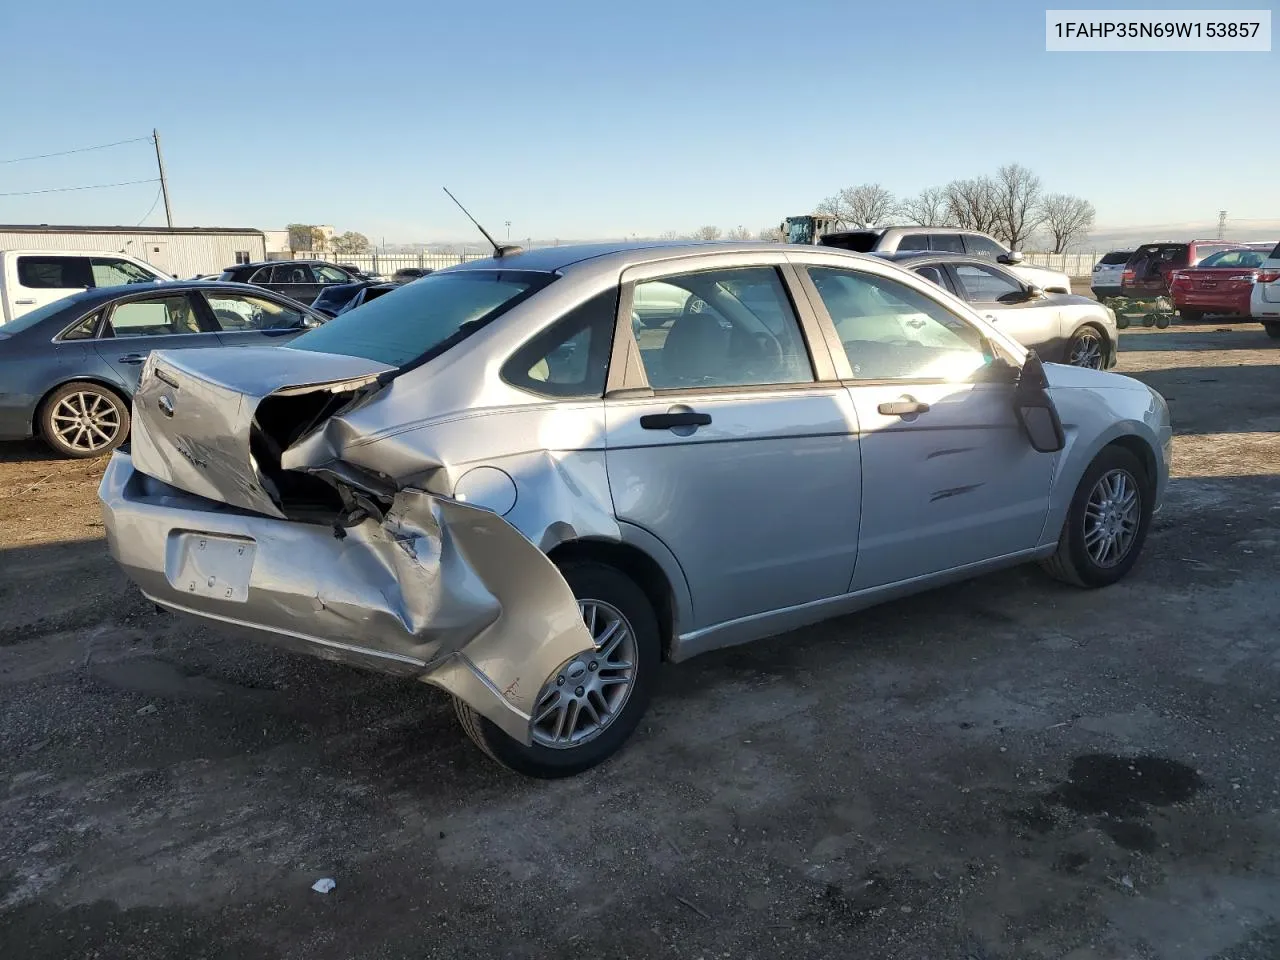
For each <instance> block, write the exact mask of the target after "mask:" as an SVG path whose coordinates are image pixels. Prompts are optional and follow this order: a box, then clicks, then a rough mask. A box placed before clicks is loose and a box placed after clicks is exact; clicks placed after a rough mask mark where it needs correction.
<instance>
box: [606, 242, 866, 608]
mask: <svg viewBox="0 0 1280 960" xmlns="http://www.w3.org/2000/svg"><path fill="white" fill-rule="evenodd" d="M709 260H710V258H707V257H705V256H703V257H698V258H692V259H691V260H690V261H686V265H685V267H684V268H683V269H681V268H679V267H676V266H672V265H670V264H669V263H668V264H647V265H644V266H642V267H638V268H633V269H632V270H631V271H628V272H627V273H625V274H624V275H623V293H622V297H621V307H620V310H621V315H620V319H619V325H618V330H617V334H616V338H615V347H614V354H613V361H612V363H611V365H610V390H609V392H608V393H607V394H606V400H605V420H606V463H607V468H608V476H609V488H610V491H611V492H612V495H613V501H614V510H615V513H616V515H617V517H618V519H619V520H620V521H622V522H624V523H629V524H633V525H635V526H637V527H641V528H643V529H644V530H646V531H647V532H648V533H650V534H651V535H653V536H656V537H657V538H658V539H659V540H661V541H662V542H663V543H665V544H666V545H667V547H669V548H670V550H671V551H672V553H673V554H674V555H675V557H676V559H677V561H678V562H679V563H680V566H681V568H682V569H683V571H684V574H685V577H686V579H687V580H688V584H689V589H690V593H691V596H692V600H693V606H694V611H695V612H694V616H695V620H696V623H694V624H689V625H682V627H684V628H685V629H699V628H705V627H709V626H711V625H714V624H718V623H723V622H725V621H729V620H734V619H737V618H741V617H749V616H752V615H754V614H761V613H765V612H768V611H772V610H780V609H783V608H787V607H794V606H796V605H799V604H804V603H809V602H812V601H815V600H821V599H824V598H826V597H831V596H836V595H839V594H841V593H843V592H844V591H845V589H846V587H847V586H848V583H849V575H850V573H851V572H852V570H853V564H854V559H855V557H856V554H857V540H858V521H859V490H860V480H859V463H858V444H857V435H856V434H857V431H856V426H855V422H854V419H853V411H852V406H851V404H850V401H849V396H848V393H847V391H845V390H844V388H843V387H842V386H841V385H840V384H839V383H838V382H836V381H835V380H834V379H833V372H834V371H833V368H832V366H831V360H830V356H829V353H828V352H827V350H826V349H825V346H824V344H823V342H822V341H821V338H820V335H818V336H819V340H818V344H817V351H816V352H815V353H813V354H811V353H810V352H809V350H808V349H807V347H806V336H805V334H804V333H803V332H802V327H805V326H808V327H809V328H810V332H812V330H814V329H816V328H814V327H813V318H812V314H811V312H810V313H806V314H803V315H802V314H799V313H798V312H797V309H796V306H795V303H794V301H793V299H792V296H791V294H790V292H789V289H788V286H787V284H786V283H785V281H784V274H785V273H787V272H789V268H785V269H784V268H783V267H781V266H780V265H779V264H777V263H776V257H775V258H774V262H770V258H769V257H762V256H761V255H755V256H754V257H752V256H749V255H737V256H736V257H730V258H727V259H726V258H724V257H721V258H716V259H715V260H710V262H712V263H721V264H727V265H725V266H718V267H709V266H708V265H707V264H708V261H709ZM728 264H732V265H728ZM672 287H675V288H679V289H680V290H683V291H684V292H685V297H684V303H683V305H682V306H681V309H680V312H679V315H678V316H676V317H674V318H673V319H672V320H671V322H670V323H667V324H662V325H652V326H648V327H645V326H644V325H643V324H642V323H641V322H640V317H641V316H644V317H653V316H655V314H656V313H657V312H658V310H656V309H655V310H649V309H647V305H648V304H649V300H650V298H651V297H652V298H653V299H654V300H655V301H658V302H661V303H662V304H665V305H669V304H671V303H672V302H674V300H676V299H678V298H676V297H673V294H672V291H671V289H670V288H672ZM805 309H806V311H807V310H808V307H807V303H806V304H805ZM628 351H630V352H629V353H628ZM623 377H625V378H626V379H620V378H623Z"/></svg>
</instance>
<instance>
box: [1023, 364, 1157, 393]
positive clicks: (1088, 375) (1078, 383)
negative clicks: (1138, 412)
mask: <svg viewBox="0 0 1280 960" xmlns="http://www.w3.org/2000/svg"><path fill="white" fill-rule="evenodd" d="M1044 373H1045V376H1046V377H1047V378H1048V380H1049V386H1050V387H1051V388H1053V389H1057V390H1060V389H1078V390H1148V389H1149V388H1148V387H1147V385H1146V384H1145V383H1143V382H1142V381H1141V380H1135V379H1133V377H1126V376H1123V375H1121V374H1118V373H1108V372H1106V371H1105V370H1090V369H1089V368H1088V367H1072V366H1069V365H1067V364H1065V363H1046V364H1045V365H1044Z"/></svg>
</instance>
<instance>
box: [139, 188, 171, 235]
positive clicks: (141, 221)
mask: <svg viewBox="0 0 1280 960" xmlns="http://www.w3.org/2000/svg"><path fill="white" fill-rule="evenodd" d="M163 192H164V188H163V187H162V188H159V189H157V190H156V198H155V199H154V200H152V201H151V209H150V210H148V211H147V212H146V213H144V214H143V215H142V219H141V220H139V221H138V222H137V223H136V224H134V226H138V227H140V226H142V224H143V222H144V221H145V220H146V219H147V217H149V216H151V213H152V211H153V210H155V208H156V204H157V203H159V202H160V194H162V193H163ZM169 226H173V224H169Z"/></svg>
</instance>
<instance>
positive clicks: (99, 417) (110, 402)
mask: <svg viewBox="0 0 1280 960" xmlns="http://www.w3.org/2000/svg"><path fill="white" fill-rule="evenodd" d="M40 436H41V437H42V438H43V439H44V442H45V443H47V444H48V445H49V446H50V447H51V448H52V449H53V451H54V452H55V453H58V454H61V455H62V456H64V457H70V458H72V459H75V460H87V459H90V458H92V457H101V456H105V455H106V454H108V453H110V452H111V451H112V450H114V449H115V448H116V447H118V446H120V444H122V443H124V441H125V440H126V439H127V438H128V436H129V405H128V404H127V403H125V402H124V400H122V399H121V398H120V396H119V394H117V393H116V392H115V391H114V390H111V389H110V388H108V387H104V386H102V385H101V384H97V383H88V382H85V381H82V380H76V381H73V382H71V383H67V384H63V385H62V386H61V387H59V388H58V389H57V390H55V391H54V392H53V393H52V394H50V395H49V398H48V399H47V400H46V401H45V403H44V406H43V407H42V408H41V410H40Z"/></svg>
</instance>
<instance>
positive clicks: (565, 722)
mask: <svg viewBox="0 0 1280 960" xmlns="http://www.w3.org/2000/svg"><path fill="white" fill-rule="evenodd" d="M578 609H579V610H581V611H582V620H583V622H584V623H585V624H586V625H587V629H588V630H589V631H590V633H591V638H592V640H594V641H595V649H594V650H593V651H590V652H588V653H585V654H582V655H580V656H577V657H574V658H573V659H572V660H569V661H568V662H567V663H565V664H563V665H562V666H561V667H560V669H559V670H557V671H556V673H555V675H554V676H552V678H551V679H550V681H548V683H547V685H546V686H545V687H543V688H542V692H541V693H540V694H539V695H538V700H537V704H536V705H535V707H534V711H533V740H534V742H535V743H538V744H541V745H542V746H544V747H554V748H556V749H566V748H570V747H576V746H579V745H581V744H583V743H585V742H587V741H588V740H592V739H594V738H595V737H597V736H599V735H600V734H601V733H603V732H604V730H605V729H606V728H607V727H608V726H609V724H611V723H612V722H613V721H614V720H615V719H616V718H617V717H618V715H619V714H620V713H622V709H623V707H625V706H626V703H627V698H628V697H629V696H630V695H631V690H632V688H633V687H634V686H635V677H636V665H637V661H638V656H637V647H636V636H635V631H634V630H633V629H632V627H631V624H630V623H628V622H627V618H626V617H624V616H623V615H622V612H621V611H620V610H618V608H617V607H614V606H612V605H611V604H608V603H605V602H603V601H601V600H579V601H578Z"/></svg>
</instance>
